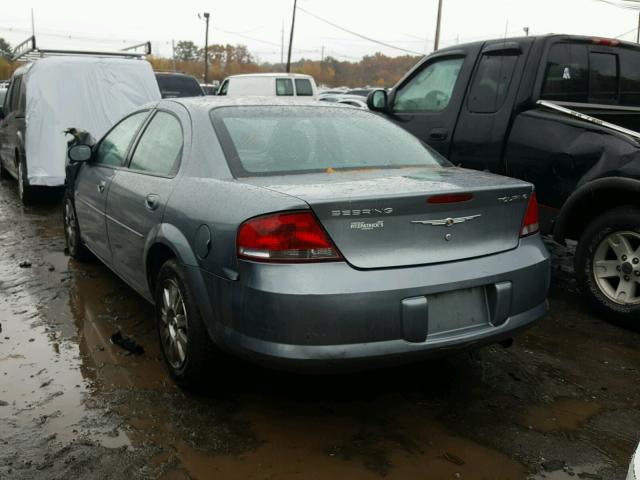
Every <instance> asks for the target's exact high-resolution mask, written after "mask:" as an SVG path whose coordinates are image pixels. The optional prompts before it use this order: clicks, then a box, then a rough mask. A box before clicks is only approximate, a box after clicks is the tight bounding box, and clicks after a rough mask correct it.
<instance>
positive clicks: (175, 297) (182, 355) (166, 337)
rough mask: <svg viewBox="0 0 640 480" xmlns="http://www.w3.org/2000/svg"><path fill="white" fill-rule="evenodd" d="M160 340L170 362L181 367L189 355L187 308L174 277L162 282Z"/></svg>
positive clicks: (175, 366)
mask: <svg viewBox="0 0 640 480" xmlns="http://www.w3.org/2000/svg"><path fill="white" fill-rule="evenodd" d="M160 340H161V342H162V349H163V350H164V354H165V356H166V357H167V361H168V362H169V364H170V365H171V366H172V367H173V368H175V369H179V368H180V367H182V365H184V362H185V359H186V357H187V310H186V308H185V305H184V299H183V296H182V292H181V291H180V287H179V286H178V284H177V283H176V281H175V280H173V279H165V280H164V281H163V283H162V301H161V304H160Z"/></svg>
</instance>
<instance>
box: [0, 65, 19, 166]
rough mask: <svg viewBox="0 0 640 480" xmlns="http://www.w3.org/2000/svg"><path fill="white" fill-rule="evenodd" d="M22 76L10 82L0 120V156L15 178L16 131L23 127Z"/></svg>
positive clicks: (15, 77) (17, 76)
mask: <svg viewBox="0 0 640 480" xmlns="http://www.w3.org/2000/svg"><path fill="white" fill-rule="evenodd" d="M21 87H22V75H16V76H14V77H13V79H12V80H11V84H10V85H9V90H8V92H7V96H6V97H5V101H4V118H3V119H2V120H0V146H1V148H2V150H1V151H0V155H1V156H2V161H3V163H4V165H5V167H6V168H7V169H8V170H9V171H11V172H12V173H13V175H15V176H17V174H18V173H17V170H16V163H15V158H16V157H15V151H16V148H18V144H17V139H18V129H19V125H20V124H21V123H22V124H23V125H24V108H23V109H22V111H20V110H21V109H20V106H21V105H20V104H21V102H20V97H21V95H20V92H21Z"/></svg>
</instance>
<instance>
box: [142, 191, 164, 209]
mask: <svg viewBox="0 0 640 480" xmlns="http://www.w3.org/2000/svg"><path fill="white" fill-rule="evenodd" d="M159 203H160V197H159V196H158V195H156V194H154V193H150V194H149V195H147V198H145V199H144V206H145V207H147V209H148V210H155V209H156V208H158V204H159Z"/></svg>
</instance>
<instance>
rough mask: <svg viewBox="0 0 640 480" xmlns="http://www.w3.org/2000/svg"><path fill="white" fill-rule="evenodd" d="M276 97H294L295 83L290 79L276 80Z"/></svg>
mask: <svg viewBox="0 0 640 480" xmlns="http://www.w3.org/2000/svg"><path fill="white" fill-rule="evenodd" d="M276 95H278V96H279V97H290V96H292V95H293V82H292V81H291V79H290V78H276Z"/></svg>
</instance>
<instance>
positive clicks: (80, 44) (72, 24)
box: [0, 0, 638, 62]
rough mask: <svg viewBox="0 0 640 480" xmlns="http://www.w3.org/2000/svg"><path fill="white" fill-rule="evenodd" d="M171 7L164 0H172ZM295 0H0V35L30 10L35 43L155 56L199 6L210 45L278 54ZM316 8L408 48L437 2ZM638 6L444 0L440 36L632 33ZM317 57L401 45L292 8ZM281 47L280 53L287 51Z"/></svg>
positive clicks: (299, 53)
mask: <svg viewBox="0 0 640 480" xmlns="http://www.w3.org/2000/svg"><path fill="white" fill-rule="evenodd" d="M170 5H171V6H170ZM292 5H293V0H262V1H260V0H231V1H228V0H227V1H220V0H209V1H200V0H183V1H178V2H172V1H166V2H158V1H153V2H151V1H148V0H137V1H133V0H109V1H103V0H101V1H94V0H86V1H84V2H78V1H74V2H72V1H67V0H56V1H51V0H31V1H29V0H23V1H20V2H12V1H8V0H7V1H4V2H2V7H0V12H1V13H0V37H4V38H5V39H7V40H8V41H9V42H10V43H11V44H12V45H15V44H16V43H18V42H20V41H21V40H23V39H25V38H26V37H28V36H29V35H30V32H31V8H33V10H34V12H35V29H36V37H37V39H38V43H39V45H40V46H41V47H43V48H46V47H50V48H54V47H55V48H70V49H72V48H77V49H94V50H97V49H102V50H105V49H106V50H110V49H116V48H121V47H122V46H123V45H126V44H131V43H136V42H142V41H145V40H151V41H152V42H153V43H152V45H153V49H154V52H155V53H156V54H160V55H163V56H170V55H171V40H172V39H175V40H176V41H177V40H192V41H194V42H196V43H197V44H198V45H203V44H204V23H203V22H202V21H201V20H199V19H198V17H197V14H198V13H199V12H205V11H208V12H210V13H211V29H210V33H209V43H233V44H236V43H242V44H245V45H247V46H248V47H249V49H250V50H251V52H252V53H253V54H254V55H255V56H256V57H257V58H258V59H259V60H261V61H272V62H279V61H280V50H281V49H280V46H281V33H282V24H283V21H284V25H285V45H288V36H289V28H290V24H291V10H292ZM298 5H299V6H300V7H302V8H304V9H305V10H307V11H309V12H311V13H313V14H314V15H316V16H319V17H322V18H324V19H326V20H329V21H330V22H333V23H335V24H338V25H340V26H342V27H345V28H347V29H350V30H353V31H355V32H357V33H360V34H362V35H365V36H368V37H372V38H375V39H377V40H380V41H382V42H385V43H388V44H391V45H394V46H396V47H399V48H402V49H405V50H410V51H413V52H418V53H424V52H425V51H431V50H432V49H433V37H434V33H435V24H436V20H435V19H436V8H437V0H393V1H390V2H387V1H385V2H373V1H371V0H368V1H367V0H348V1H347V0H299V1H298ZM637 23H638V15H637V12H636V11H632V10H626V9H622V8H617V7H615V6H612V5H609V4H606V3H602V2H600V1H598V0H531V1H527V0H444V8H443V18H442V34H441V44H442V45H443V46H446V45H450V44H454V43H457V42H460V43H462V42H467V41H473V40H479V39H485V38H494V37H503V36H504V35H505V33H506V34H507V35H508V36H516V35H522V34H523V33H522V28H523V27H525V26H528V27H529V28H530V30H531V33H532V34H543V33H551V32H553V33H570V34H583V35H597V36H604V37H618V36H621V35H623V34H626V35H623V36H622V38H624V39H627V40H634V41H635V28H636V27H637ZM323 46H324V50H325V55H331V56H334V57H336V58H338V59H342V60H356V59H358V58H360V57H362V56H363V55H366V54H371V53H374V52H377V51H381V52H383V53H386V54H389V55H400V54H402V51H400V50H396V49H392V48H388V47H384V46H381V45H377V44H375V43H371V42H369V41H367V40H363V39H360V38H358V37H355V36H353V35H351V34H349V33H347V32H344V31H341V30H338V29H336V28H335V27H333V26H330V25H328V24H326V23H323V22H321V21H320V20H318V19H317V18H314V17H312V16H310V15H309V14H307V13H305V12H302V11H298V14H297V18H296V31H295V37H294V51H293V58H294V59H298V58H300V57H305V58H312V59H319V58H320V56H321V50H322V47H323ZM285 55H286V53H285Z"/></svg>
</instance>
